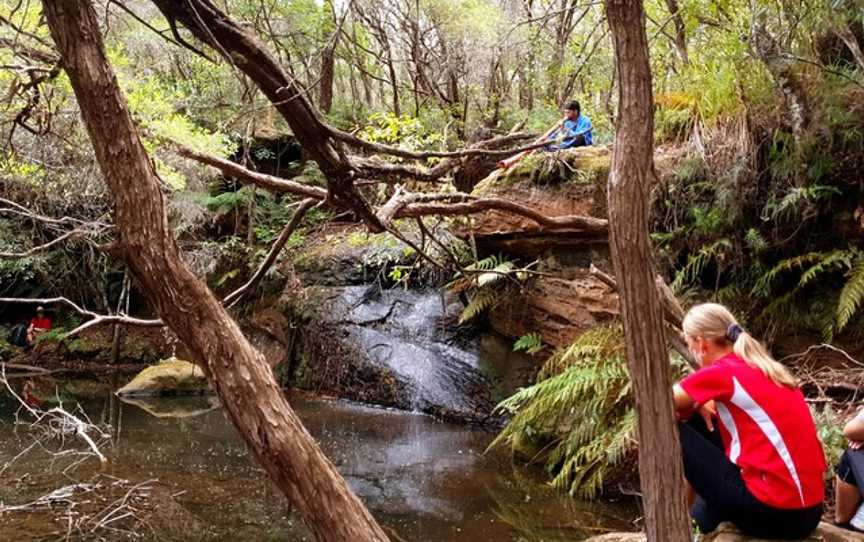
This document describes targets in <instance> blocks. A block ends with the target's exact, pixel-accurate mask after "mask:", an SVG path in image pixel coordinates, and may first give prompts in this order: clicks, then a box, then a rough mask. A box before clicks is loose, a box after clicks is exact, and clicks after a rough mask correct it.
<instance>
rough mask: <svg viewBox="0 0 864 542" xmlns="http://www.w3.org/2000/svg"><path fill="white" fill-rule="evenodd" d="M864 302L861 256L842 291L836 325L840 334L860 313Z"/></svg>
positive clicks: (863, 264) (863, 274)
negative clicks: (859, 309)
mask: <svg viewBox="0 0 864 542" xmlns="http://www.w3.org/2000/svg"><path fill="white" fill-rule="evenodd" d="M862 301H864V256H859V257H858V258H857V260H856V261H855V263H854V266H853V267H852V270H851V272H850V275H849V279H848V280H847V281H846V284H844V285H843V290H841V291H840V300H839V301H838V303H837V323H836V330H837V331H838V332H840V331H843V328H845V327H846V325H847V324H848V323H849V320H851V319H852V316H854V315H855V312H857V311H858V308H859V307H860V306H861V302H862Z"/></svg>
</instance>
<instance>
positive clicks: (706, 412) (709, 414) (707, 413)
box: [699, 401, 717, 431]
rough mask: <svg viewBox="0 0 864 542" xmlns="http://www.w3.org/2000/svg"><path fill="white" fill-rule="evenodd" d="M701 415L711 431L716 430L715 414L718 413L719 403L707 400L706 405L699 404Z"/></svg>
mask: <svg viewBox="0 0 864 542" xmlns="http://www.w3.org/2000/svg"><path fill="white" fill-rule="evenodd" d="M699 415H700V416H702V419H703V420H705V426H706V427H707V428H708V430H709V431H714V419H713V418H714V416H716V415H717V405H715V404H714V401H707V402H706V403H705V404H704V405H699Z"/></svg>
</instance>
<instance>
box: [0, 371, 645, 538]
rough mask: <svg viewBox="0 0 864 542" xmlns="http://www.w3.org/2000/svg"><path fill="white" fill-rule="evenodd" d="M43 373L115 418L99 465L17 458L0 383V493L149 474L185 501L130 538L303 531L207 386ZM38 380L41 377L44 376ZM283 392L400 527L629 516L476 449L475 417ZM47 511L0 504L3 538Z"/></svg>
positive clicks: (585, 530)
mask: <svg viewBox="0 0 864 542" xmlns="http://www.w3.org/2000/svg"><path fill="white" fill-rule="evenodd" d="M52 384H56V386H57V392H56V393H55V396H56V397H59V398H62V399H63V404H64V407H65V408H67V410H70V409H71V407H72V405H75V404H76V402H77V403H79V404H80V405H81V407H82V408H83V410H84V412H86V413H87V415H88V416H89V418H90V419H91V420H92V421H93V422H94V423H99V422H111V425H112V429H111V438H110V442H109V443H107V444H106V445H105V446H104V450H103V451H104V452H105V454H106V455H107V456H108V459H109V462H108V464H107V465H106V466H105V467H101V468H100V465H99V462H98V461H96V460H95V459H93V458H89V459H87V460H85V461H84V462H82V463H80V464H79V465H77V466H76V467H74V468H67V467H68V465H69V464H70V460H69V458H62V457H61V458H58V457H54V456H51V455H50V454H48V453H47V452H46V451H45V450H42V449H40V448H39V447H36V448H34V449H32V450H30V451H29V452H27V453H25V454H24V455H22V456H21V457H18V458H17V459H15V460H14V461H13V458H15V456H17V455H18V454H20V453H21V452H22V450H24V449H25V448H26V447H27V446H28V445H29V444H30V443H32V441H33V435H32V433H31V432H30V431H28V429H27V428H26V427H25V426H22V425H15V424H14V413H15V411H16V404H15V403H14V402H13V400H12V399H11V397H9V396H8V395H3V396H0V502H2V503H3V504H6V505H15V504H21V503H26V502H30V501H32V500H33V499H35V498H37V497H39V496H40V495H44V494H46V493H50V492H51V491H53V490H55V489H57V488H59V487H61V486H64V485H67V484H70V483H72V482H74V481H82V480H89V479H92V477H94V476H97V475H98V476H101V477H102V479H109V480H110V479H111V478H110V477H116V478H119V479H126V480H129V481H130V482H131V483H141V482H144V481H147V480H157V481H158V482H154V483H156V484H158V485H159V486H161V487H164V488H166V489H167V490H168V492H169V493H170V495H171V498H172V499H173V501H174V502H175V503H176V505H179V506H176V505H172V506H173V508H172V509H174V508H176V509H179V510H181V512H182V513H178V512H177V510H176V509H175V510H174V511H173V512H172V514H173V516H174V517H173V520H169V521H168V522H165V521H160V522H159V525H160V526H164V525H170V522H171V521H174V522H175V523H179V525H175V526H174V527H168V528H167V530H166V528H165V527H161V528H160V529H154V530H151V531H148V530H147V529H144V530H140V531H139V532H138V535H139V538H137V539H138V540H157V539H159V540H255V541H257V540H274V541H275V540H281V541H306V540H311V537H310V535H309V534H308V531H307V530H306V529H305V528H304V527H303V525H302V523H301V522H300V521H299V519H298V518H297V517H296V516H295V515H293V514H292V513H291V512H290V510H289V507H288V506H287V503H286V501H285V499H284V497H283V496H282V495H281V494H280V493H279V492H278V491H277V490H276V489H275V488H274V487H273V486H272V484H271V483H270V482H269V481H268V480H267V479H266V477H265V475H264V474H263V472H262V471H261V470H260V469H259V468H258V467H257V465H256V464H255V463H254V460H253V459H252V458H251V457H250V456H249V453H248V452H247V450H246V447H245V445H244V444H243V442H242V441H241V439H240V438H239V436H238V435H237V433H236V431H235V430H234V427H233V426H232V425H231V423H230V421H228V420H227V418H226V417H225V416H224V415H223V412H222V411H221V409H220V408H219V406H218V403H217V402H216V400H215V398H213V397H197V398H184V399H176V398H175V399H168V398H165V399H148V400H146V401H140V400H139V402H137V403H135V404H127V403H123V402H122V401H120V400H118V399H117V398H116V396H114V395H113V393H112V392H111V389H112V388H113V387H108V386H104V385H100V384H97V383H94V382H76V381H68V380H63V381H59V380H58V381H57V382H54V383H50V382H49V383H48V384H47V385H49V386H50V385H52ZM115 384H116V383H115ZM39 385H40V388H41V389H44V388H45V386H46V383H44V382H42V383H40V384H39ZM290 402H291V404H292V405H293V407H294V408H295V409H296V410H297V412H298V414H299V415H300V417H301V418H302V420H303V422H304V423H305V425H306V427H307V428H308V429H309V430H310V432H311V433H312V434H313V435H314V436H315V438H316V439H317V441H318V442H319V443H320V445H321V446H322V448H323V449H324V451H325V453H326V454H327V456H328V457H329V458H330V459H331V460H332V461H333V462H334V464H335V465H336V466H337V468H338V469H339V471H340V472H341V473H342V474H343V475H344V476H345V477H346V479H347V480H348V482H349V484H350V485H351V487H352V488H353V489H354V491H355V492H357V493H358V495H359V496H360V497H361V498H362V499H363V501H364V502H365V503H366V504H367V505H368V506H369V507H370V509H371V510H372V512H373V514H374V515H375V516H376V517H377V518H378V519H379V521H381V522H382V524H384V525H385V526H386V528H388V530H390V532H391V533H394V534H395V535H396V536H398V537H399V538H401V539H403V540H410V541H428V542H435V541H470V542H479V541H541V540H542V541H558V540H561V541H563V540H581V539H584V538H587V537H589V536H591V535H594V534H597V532H598V531H605V530H609V529H619V530H620V529H627V528H628V527H629V526H630V521H629V520H630V519H631V518H632V517H633V516H634V510H633V508H632V505H630V504H617V505H616V504H609V503H603V504H600V503H592V504H588V503H582V502H578V501H575V500H572V499H569V498H566V497H562V496H560V495H558V494H556V493H554V492H553V491H551V490H550V489H549V488H548V487H547V486H546V485H544V484H543V483H542V481H541V478H540V477H538V476H537V475H536V473H532V472H531V471H530V470H526V469H525V468H524V467H521V466H517V465H513V464H512V463H511V461H510V460H509V458H507V457H505V456H504V455H503V454H498V453H488V454H484V450H485V448H486V446H487V445H488V443H489V442H490V441H491V439H492V438H493V437H494V435H493V434H492V433H490V432H488V431H486V430H484V429H481V428H479V427H475V426H466V425H454V424H448V423H442V422H439V421H436V420H435V419H433V418H431V417H428V416H425V415H422V414H418V413H410V412H403V411H396V410H388V409H382V408H372V407H368V406H363V405H359V404H356V403H350V402H346V401H338V400H326V399H321V398H314V397H311V396H308V395H299V394H293V396H291V397H290ZM71 442H72V441H70V443H71ZM75 444H78V443H77V442H76V443H75ZM77 449H79V450H80V449H82V448H81V446H78V447H77ZM7 464H9V466H8V468H4V465H7ZM64 470H65V472H64ZM56 512H57V510H56V507H55V508H54V510H53V512H52V509H47V510H41V511H35V512H7V513H6V514H3V515H0V540H16V541H28V540H53V539H58V538H62V537H63V535H64V534H65V532H66V529H67V523H68V518H66V519H63V518H62V517H58V514H57V513H56ZM118 525H119V522H118ZM193 526H194V527H193ZM106 533H107V534H106ZM100 537H101V538H100ZM83 539H88V538H86V537H85V538H83ZM92 539H100V540H103V539H107V540H115V539H116V540H126V539H129V535H128V534H122V533H120V532H119V531H118V532H117V533H116V535H112V534H111V532H110V531H100V532H99V533H98V536H96V534H95V533H94V536H93V538H92ZM394 540H397V538H396V537H394Z"/></svg>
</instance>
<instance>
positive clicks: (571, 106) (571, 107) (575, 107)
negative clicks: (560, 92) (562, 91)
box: [564, 100, 582, 113]
mask: <svg viewBox="0 0 864 542" xmlns="http://www.w3.org/2000/svg"><path fill="white" fill-rule="evenodd" d="M564 109H566V110H567V111H575V112H577V113H579V112H581V111H582V108H581V107H580V106H579V102H577V101H576V100H573V101H570V102H567V105H565V106H564Z"/></svg>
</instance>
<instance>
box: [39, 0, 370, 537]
mask: <svg viewBox="0 0 864 542" xmlns="http://www.w3.org/2000/svg"><path fill="white" fill-rule="evenodd" d="M43 6H44V10H45V15H46V18H47V21H48V26H49V28H50V30H51V35H52V37H53V38H54V41H55V42H56V44H57V48H58V49H59V51H60V54H61V56H62V64H63V67H64V69H65V70H66V73H67V74H68V75H69V79H70V81H71V83H72V88H73V89H74V91H75V96H76V97H77V99H78V105H79V107H80V109H81V116H82V117H83V120H84V124H85V125H86V127H87V131H88V133H89V134H90V139H91V140H92V143H93V148H94V150H95V152H96V158H97V160H98V162H99V166H100V168H101V170H102V173H103V175H104V177H105V182H106V184H107V185H108V188H109V190H110V193H111V196H112V198H113V201H114V207H115V213H114V217H115V222H116V226H117V230H118V236H119V242H118V246H117V250H118V251H119V252H120V253H121V254H122V255H123V256H124V259H125V260H126V262H127V264H128V266H129V269H130V270H131V272H132V274H133V275H134V276H135V278H136V279H137V280H138V282H139V283H140V284H141V286H142V287H143V289H144V290H145V291H146V292H147V294H148V296H149V297H150V299H151V301H152V302H153V304H154V305H155V307H156V309H157V311H158V312H159V315H160V316H161V317H162V319H163V320H164V321H165V322H166V324H167V325H168V326H170V327H171V329H172V330H174V332H175V333H176V334H177V336H178V337H179V338H180V339H181V340H182V341H183V342H184V343H185V344H186V346H187V347H188V348H189V350H190V352H191V353H192V356H193V358H194V361H195V362H196V363H198V364H199V365H201V367H202V368H203V369H204V371H205V373H206V374H207V376H208V378H209V380H210V382H211V384H212V385H213V388H214V389H215V390H216V393H217V394H218V395H219V398H220V399H221V400H222V404H223V405H224V406H225V410H226V411H227V413H228V415H229V417H230V418H231V420H232V421H233V422H234V425H235V426H236V427H237V429H238V431H239V432H240V434H241V435H242V437H243V438H244V440H245V441H246V443H247V444H248V446H249V448H250V449H251V450H252V452H253V454H254V455H255V457H256V458H257V459H258V461H259V462H260V463H261V465H262V466H263V467H264V469H265V470H266V471H267V473H268V474H269V475H270V477H271V478H272V479H273V481H274V482H275V483H276V484H277V485H278V486H279V488H280V489H281V490H282V491H283V492H284V493H285V495H286V496H287V497H288V499H289V500H290V501H291V503H292V504H293V505H294V506H295V507H296V509H297V510H298V511H299V512H300V514H301V515H302V517H303V519H304V520H305V522H306V524H307V525H308V526H309V528H310V529H311V530H312V532H313V533H314V534H315V536H316V538H317V539H319V540H328V541H330V540H332V541H344V542H348V541H351V542H354V541H358V540H360V541H383V540H387V537H386V535H385V534H384V532H383V531H382V530H381V528H380V527H379V526H378V525H377V524H376V522H375V520H374V519H373V518H372V516H371V515H370V514H369V512H368V511H367V510H366V508H365V507H364V506H363V504H362V503H361V502H360V501H359V500H358V499H357V497H356V496H355V495H354V494H353V493H352V492H351V490H350V489H349V488H348V486H347V485H346V483H345V481H344V480H343V479H342V477H341V476H340V475H339V473H338V472H336V470H335V469H334V468H333V465H332V464H331V463H330V462H329V461H328V460H327V458H326V457H325V456H324V454H323V453H322V452H321V450H320V449H319V447H318V445H317V444H316V443H315V441H314V440H313V439H312V437H311V436H310V435H309V433H308V432H307V431H306V429H305V428H304V427H303V425H302V424H301V423H300V420H299V419H298V418H297V415H296V414H295V413H294V412H293V411H292V410H291V407H290V406H289V405H288V402H287V401H286V400H285V397H284V396H283V394H282V393H281V390H280V389H279V387H278V386H277V384H276V381H275V380H274V378H273V374H272V372H271V370H270V368H269V366H268V365H267V363H266V361H265V360H264V357H263V356H262V355H261V354H260V353H259V352H257V351H256V350H255V349H253V348H252V346H251V345H250V344H249V342H248V341H247V340H246V339H245V337H244V336H243V334H242V333H241V332H240V328H239V327H238V326H237V324H236V323H235V322H234V321H233V320H232V319H231V317H230V316H229V315H228V313H227V312H226V311H225V309H224V308H223V307H222V306H221V305H220V304H219V302H218V301H217V300H216V298H215V297H214V296H213V294H212V293H211V292H210V291H209V290H208V289H207V287H206V286H205V285H204V284H203V283H202V282H201V281H200V280H198V279H197V278H196V277H195V276H194V275H193V274H192V272H191V271H190V270H189V269H188V268H187V267H186V265H185V264H184V263H183V261H182V259H181V258H180V253H179V250H178V248H177V244H176V242H175V239H174V237H173V235H172V233H171V230H170V228H169V226H168V217H167V214H166V212H165V202H164V199H163V195H162V191H161V189H160V183H159V179H158V177H157V176H156V173H155V171H154V169H153V164H152V162H151V160H150V158H149V157H148V156H147V153H146V151H145V150H144V147H143V146H142V144H141V141H140V139H139V137H138V132H137V129H136V127H135V125H134V123H133V122H132V117H131V115H130V114H129V110H128V109H127V106H126V102H125V100H124V99H123V97H122V95H121V92H120V88H119V86H118V85H117V80H116V78H115V77H114V74H113V72H112V71H111V68H110V66H109V65H108V61H107V59H106V56H105V50H104V45H103V43H102V36H101V34H100V30H99V25H98V23H97V19H96V13H95V11H94V10H93V6H92V4H91V3H90V2H81V1H79V0H45V1H44V2H43Z"/></svg>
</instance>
